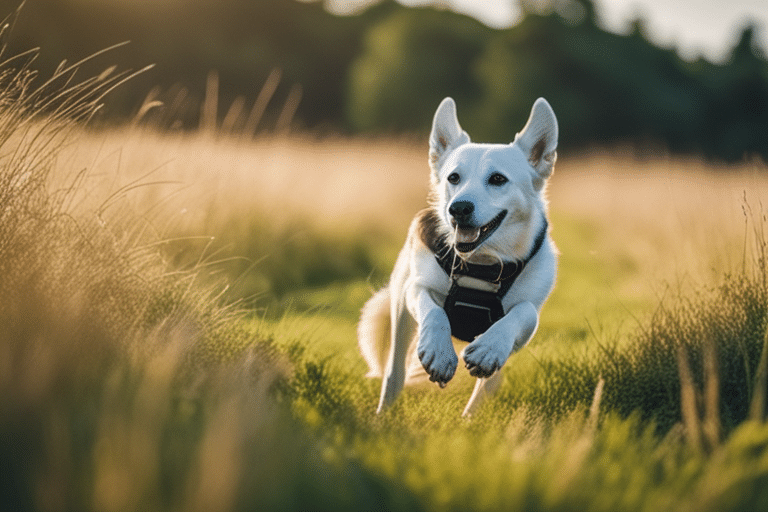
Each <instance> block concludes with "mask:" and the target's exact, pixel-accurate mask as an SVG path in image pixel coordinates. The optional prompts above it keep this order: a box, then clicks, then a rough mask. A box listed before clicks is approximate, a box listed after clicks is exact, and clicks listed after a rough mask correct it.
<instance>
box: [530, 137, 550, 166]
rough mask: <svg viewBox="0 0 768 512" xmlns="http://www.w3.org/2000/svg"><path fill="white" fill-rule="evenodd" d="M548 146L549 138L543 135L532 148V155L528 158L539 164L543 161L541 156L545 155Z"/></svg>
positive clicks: (532, 162)
mask: <svg viewBox="0 0 768 512" xmlns="http://www.w3.org/2000/svg"><path fill="white" fill-rule="evenodd" d="M546 147H547V138H546V137H542V138H540V139H539V140H538V142H536V144H534V145H533V148H531V156H530V158H529V159H528V161H529V162H531V164H533V165H538V164H539V162H541V157H543V156H544V148H546Z"/></svg>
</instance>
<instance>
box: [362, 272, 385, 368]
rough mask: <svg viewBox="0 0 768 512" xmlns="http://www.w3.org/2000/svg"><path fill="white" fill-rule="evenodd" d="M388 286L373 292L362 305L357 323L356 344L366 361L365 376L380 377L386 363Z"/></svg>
mask: <svg viewBox="0 0 768 512" xmlns="http://www.w3.org/2000/svg"><path fill="white" fill-rule="evenodd" d="M389 304H390V303H389V288H388V287H385V288H382V289H381V290H379V291H378V292H376V293H375V294H373V296H372V297H371V298H370V299H368V302H366V303H365V306H363V310H362V312H361V313H360V323H358V324H357V344H358V346H359V347H360V354H361V355H362V356H363V359H365V362H366V363H368V368H369V371H368V373H367V374H366V377H382V376H383V375H384V368H385V367H386V364H387V354H388V353H389V338H390V323H391V318H390V309H389V308H390V305H389Z"/></svg>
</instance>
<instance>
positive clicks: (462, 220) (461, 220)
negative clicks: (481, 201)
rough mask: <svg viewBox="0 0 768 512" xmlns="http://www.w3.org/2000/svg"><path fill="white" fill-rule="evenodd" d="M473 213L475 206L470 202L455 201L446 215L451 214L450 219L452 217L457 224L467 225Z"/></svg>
mask: <svg viewBox="0 0 768 512" xmlns="http://www.w3.org/2000/svg"><path fill="white" fill-rule="evenodd" d="M474 211H475V204H474V203H472V202H471V201H456V202H455V203H453V204H452V205H451V206H449V207H448V213H450V214H451V217H453V218H454V219H455V220H456V222H457V223H458V224H469V222H470V220H471V219H472V213H474Z"/></svg>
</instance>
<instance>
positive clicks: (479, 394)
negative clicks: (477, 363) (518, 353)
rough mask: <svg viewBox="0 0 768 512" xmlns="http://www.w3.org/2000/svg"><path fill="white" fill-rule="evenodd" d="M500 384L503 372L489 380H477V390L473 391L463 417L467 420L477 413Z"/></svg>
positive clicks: (495, 374) (497, 373)
mask: <svg viewBox="0 0 768 512" xmlns="http://www.w3.org/2000/svg"><path fill="white" fill-rule="evenodd" d="M500 384H501V372H496V373H494V374H493V375H491V376H490V377H488V378H487V379H477V382H476V383H475V389H474V391H472V396H471V397H470V398H469V402H467V406H466V407H465V408H464V412H463V413H461V416H462V417H464V418H467V417H469V416H472V415H473V414H474V413H475V412H477V410H478V409H479V408H480V405H481V404H482V403H483V402H484V401H485V399H486V398H488V397H489V396H491V395H492V394H493V393H495V392H496V390H497V389H499V385H500Z"/></svg>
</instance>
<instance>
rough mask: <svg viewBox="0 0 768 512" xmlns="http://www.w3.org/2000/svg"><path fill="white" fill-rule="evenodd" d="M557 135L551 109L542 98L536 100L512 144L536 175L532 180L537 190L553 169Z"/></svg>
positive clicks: (555, 119)
mask: <svg viewBox="0 0 768 512" xmlns="http://www.w3.org/2000/svg"><path fill="white" fill-rule="evenodd" d="M557 134H558V133H557V118H556V117H555V113H554V111H553V110H552V107H550V106H549V103H547V100H545V99H544V98H539V99H537V100H536V102H535V103H534V104H533V108H532V109H531V116H530V117H529V118H528V122H527V123H526V124H525V126H524V127H523V129H522V131H521V132H520V133H518V134H517V136H516V137H515V141H514V142H513V144H517V145H518V147H519V148H520V149H521V150H522V151H523V154H524V155H525V156H526V157H528V162H530V164H531V166H532V167H533V168H534V170H535V171H536V173H537V174H538V177H537V178H536V179H535V180H534V185H536V188H537V189H538V188H541V187H542V186H544V181H545V180H546V179H547V178H549V176H550V175H551V174H552V170H553V169H554V167H555V160H556V159H557V151H556V150H557Z"/></svg>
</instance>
